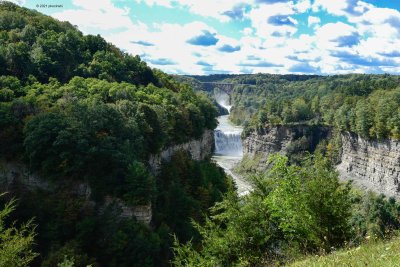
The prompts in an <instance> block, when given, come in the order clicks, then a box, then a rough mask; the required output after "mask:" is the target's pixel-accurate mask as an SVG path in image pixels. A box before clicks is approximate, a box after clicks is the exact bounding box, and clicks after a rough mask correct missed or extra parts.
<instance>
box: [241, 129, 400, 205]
mask: <svg viewBox="0 0 400 267" xmlns="http://www.w3.org/2000/svg"><path fill="white" fill-rule="evenodd" d="M310 127H311V128H310ZM318 132H319V133H318ZM329 137H330V130H329V128H326V127H318V126H306V125H293V126H273V127H266V128H264V129H261V130H258V131H252V132H250V133H249V134H248V135H247V136H246V137H245V139H244V140H243V152H244V154H245V155H248V156H251V157H256V156H257V157H258V160H260V157H261V160H260V163H259V165H260V168H261V167H263V168H264V169H265V167H266V165H265V164H266V161H267V159H268V157H269V156H270V155H271V154H274V153H279V154H281V155H286V154H288V152H291V151H292V150H293V149H300V150H301V149H305V150H308V151H310V150H309V149H311V150H312V148H313V147H315V145H316V143H318V142H319V141H320V140H322V139H324V138H329ZM341 140H342V149H341V153H340V155H341V156H340V163H339V165H337V166H336V170H337V171H338V173H339V177H340V179H342V180H353V184H354V185H355V186H357V187H360V188H362V189H364V190H372V191H375V192H377V193H383V194H385V195H387V196H395V197H400V184H399V180H400V142H399V141H394V140H389V139H387V140H380V141H377V140H365V139H363V138H361V137H359V136H358V135H355V134H351V133H342V134H341ZM307 142H308V144H307ZM310 142H311V143H310ZM294 146H295V147H294ZM307 147H308V148H307Z"/></svg>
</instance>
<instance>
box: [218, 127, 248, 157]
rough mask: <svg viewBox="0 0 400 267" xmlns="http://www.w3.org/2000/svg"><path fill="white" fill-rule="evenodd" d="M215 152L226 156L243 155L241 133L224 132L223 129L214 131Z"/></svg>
mask: <svg viewBox="0 0 400 267" xmlns="http://www.w3.org/2000/svg"><path fill="white" fill-rule="evenodd" d="M214 139H215V153H216V154H218V155H224V156H234V157H241V156H243V151H242V139H241V138H240V133H237V132H236V133H235V132H232V133H229V132H222V131H221V130H215V131H214Z"/></svg>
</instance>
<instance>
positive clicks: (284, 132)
mask: <svg viewBox="0 0 400 267" xmlns="http://www.w3.org/2000/svg"><path fill="white" fill-rule="evenodd" d="M329 133H330V132H329V129H328V128H326V127H322V126H308V125H291V126H285V125H278V126H271V127H265V128H262V129H258V130H253V131H251V132H250V133H247V135H246V137H245V138H244V140H243V154H244V155H246V156H250V157H257V158H258V161H259V169H260V170H262V169H265V168H266V162H267V160H268V158H269V156H271V155H272V154H275V153H279V154H281V155H286V154H288V153H292V152H296V151H305V150H307V151H311V152H312V151H314V150H315V148H316V146H317V144H318V143H319V141H320V140H322V139H325V138H327V136H328V135H329Z"/></svg>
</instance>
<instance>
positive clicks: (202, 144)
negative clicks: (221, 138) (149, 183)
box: [149, 130, 214, 175]
mask: <svg viewBox="0 0 400 267" xmlns="http://www.w3.org/2000/svg"><path fill="white" fill-rule="evenodd" d="M213 149H214V131H212V130H205V131H204V133H203V135H202V136H201V138H199V139H197V140H191V141H189V142H186V143H183V144H179V145H174V146H170V147H168V148H167V149H165V150H163V151H162V152H160V153H158V154H156V155H151V156H150V158H149V165H150V168H151V171H152V173H153V174H155V175H157V174H158V173H159V172H160V169H161V164H162V162H163V161H165V162H168V161H170V160H171V157H172V155H173V154H174V153H175V152H177V151H180V150H183V151H186V152H188V153H189V154H190V156H191V158H192V159H193V160H203V159H205V158H207V157H208V156H210V155H211V154H212V152H213Z"/></svg>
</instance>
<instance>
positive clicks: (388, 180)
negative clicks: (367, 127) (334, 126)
mask: <svg viewBox="0 0 400 267" xmlns="http://www.w3.org/2000/svg"><path fill="white" fill-rule="evenodd" d="M337 170H338V171H339V174H340V178H341V179H345V180H349V179H351V180H353V181H354V184H355V185H356V186H359V187H362V188H363V189H369V190H372V191H375V192H378V193H383V194H385V195H388V196H395V197H400V184H399V179H400V142H399V141H394V140H389V139H387V140H380V141H377V140H365V139H363V138H361V137H359V136H357V135H355V134H351V133H343V134H342V155H341V163H340V164H339V165H338V166H337Z"/></svg>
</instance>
